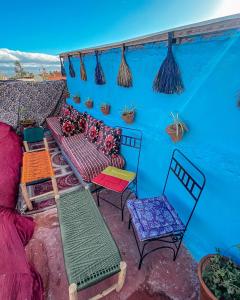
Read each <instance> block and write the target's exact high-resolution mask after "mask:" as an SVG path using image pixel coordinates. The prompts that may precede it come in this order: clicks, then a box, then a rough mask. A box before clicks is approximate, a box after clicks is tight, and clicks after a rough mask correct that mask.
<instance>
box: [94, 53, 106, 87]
mask: <svg viewBox="0 0 240 300" xmlns="http://www.w3.org/2000/svg"><path fill="white" fill-rule="evenodd" d="M95 55H96V62H97V65H96V68H95V82H96V84H105V83H106V81H105V77H104V73H103V69H102V66H101V64H100V62H99V60H98V51H95Z"/></svg>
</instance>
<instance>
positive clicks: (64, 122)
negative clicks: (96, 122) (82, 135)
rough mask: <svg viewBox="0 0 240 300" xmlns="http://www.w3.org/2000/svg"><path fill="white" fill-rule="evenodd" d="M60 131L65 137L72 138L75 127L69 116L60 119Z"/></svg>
mask: <svg viewBox="0 0 240 300" xmlns="http://www.w3.org/2000/svg"><path fill="white" fill-rule="evenodd" d="M60 124H61V130H62V133H63V135H64V136H65V137H69V136H72V135H74V134H75V133H76V125H75V122H74V121H73V120H72V118H71V116H67V117H65V118H61V122H60Z"/></svg>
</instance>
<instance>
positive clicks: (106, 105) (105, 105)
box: [101, 103, 109, 108]
mask: <svg viewBox="0 0 240 300" xmlns="http://www.w3.org/2000/svg"><path fill="white" fill-rule="evenodd" d="M107 107H109V104H107V103H102V104H101V108H107Z"/></svg>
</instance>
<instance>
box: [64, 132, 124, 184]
mask: <svg viewBox="0 0 240 300" xmlns="http://www.w3.org/2000/svg"><path fill="white" fill-rule="evenodd" d="M62 148H63V150H64V152H65V153H66V154H67V155H68V157H69V158H70V159H71V161H72V163H73V164H74V166H75V167H76V169H77V170H78V172H79V173H80V175H81V176H82V178H83V180H84V181H86V182H91V180H92V178H94V177H95V176H97V175H98V174H100V173H101V172H102V171H103V170H104V169H105V168H106V167H108V166H110V165H112V166H114V167H117V168H120V169H122V168H123V166H124V159H123V158H122V157H121V156H120V155H117V156H116V157H115V158H113V159H111V158H110V157H107V156H106V155H104V154H103V153H102V152H101V151H99V150H97V148H96V146H95V145H94V144H92V143H91V142H89V141H88V140H87V139H86V138H84V134H76V135H74V136H71V137H68V138H64V139H63V140H62Z"/></svg>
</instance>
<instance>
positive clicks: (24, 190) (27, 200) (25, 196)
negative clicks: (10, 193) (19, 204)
mask: <svg viewBox="0 0 240 300" xmlns="http://www.w3.org/2000/svg"><path fill="white" fill-rule="evenodd" d="M21 189H22V195H23V199H24V201H25V203H26V205H27V208H28V209H29V210H32V209H33V206H32V202H31V200H30V198H29V196H28V191H27V186H26V183H21Z"/></svg>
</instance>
